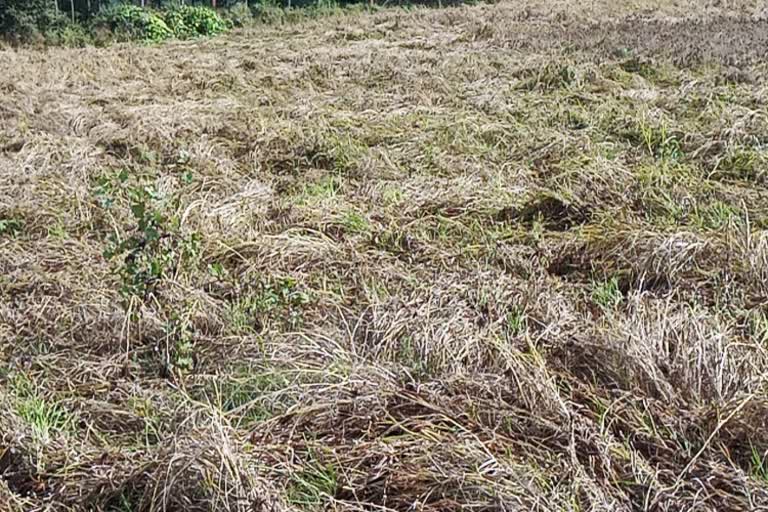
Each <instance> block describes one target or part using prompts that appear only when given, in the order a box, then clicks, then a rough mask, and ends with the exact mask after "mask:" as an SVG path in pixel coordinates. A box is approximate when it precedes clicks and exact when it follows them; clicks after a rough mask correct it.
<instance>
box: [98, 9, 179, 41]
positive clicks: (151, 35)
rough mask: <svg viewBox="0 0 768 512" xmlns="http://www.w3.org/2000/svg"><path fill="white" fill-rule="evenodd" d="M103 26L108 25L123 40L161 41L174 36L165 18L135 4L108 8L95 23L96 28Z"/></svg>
mask: <svg viewBox="0 0 768 512" xmlns="http://www.w3.org/2000/svg"><path fill="white" fill-rule="evenodd" d="M103 26H107V27H108V28H109V29H110V30H111V31H112V32H113V33H114V34H115V36H116V37H117V38H118V39H121V40H141V41H151V42H160V41H164V40H166V39H170V38H171V37H173V36H174V32H173V31H172V30H171V29H170V28H168V25H167V24H166V23H165V21H164V20H163V18H161V17H160V16H158V15H157V14H156V13H155V12H153V11H150V10H148V9H142V8H141V7H137V6H135V5H120V6H118V7H114V8H112V9H108V10H107V11H105V12H104V13H103V14H101V15H99V17H98V18H97V19H96V21H95V23H94V27H95V28H96V29H98V28H99V27H103Z"/></svg>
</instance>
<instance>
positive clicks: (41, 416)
mask: <svg viewBox="0 0 768 512" xmlns="http://www.w3.org/2000/svg"><path fill="white" fill-rule="evenodd" d="M10 384H11V386H10V387H11V388H12V389H13V391H14V392H15V395H16V398H17V400H16V403H15V409H16V414H18V415H19V417H20V418H21V419H22V420H23V421H24V422H25V423H27V424H28V425H29V426H30V428H31V429H32V434H33V436H34V438H35V439H36V440H37V441H38V442H40V443H42V444H46V443H48V442H49V441H50V440H51V438H52V437H53V436H54V435H55V434H56V433H58V432H63V431H66V430H68V429H70V428H71V427H72V425H73V418H72V416H71V415H70V414H69V413H68V412H67V410H66V409H64V408H63V407H62V406H61V405H59V404H58V403H55V402H51V401H49V400H47V399H45V398H43V397H42V396H41V395H40V394H39V392H38V390H37V388H36V387H35V386H34V385H33V384H32V382H30V381H29V380H28V379H27V378H26V377H23V376H17V377H16V378H14V379H12V381H11V383H10Z"/></svg>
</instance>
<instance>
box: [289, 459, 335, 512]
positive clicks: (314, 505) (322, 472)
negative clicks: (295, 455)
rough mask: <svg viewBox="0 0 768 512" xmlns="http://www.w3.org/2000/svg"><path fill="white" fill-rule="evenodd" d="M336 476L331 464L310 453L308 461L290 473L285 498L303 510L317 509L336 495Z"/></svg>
mask: <svg viewBox="0 0 768 512" xmlns="http://www.w3.org/2000/svg"><path fill="white" fill-rule="evenodd" d="M338 486H339V483H338V476H337V472H336V468H335V467H334V466H333V465H332V464H322V463H321V462H320V461H318V460H315V458H314V457H313V456H312V454H310V461H309V462H308V463H307V464H306V465H305V466H304V467H303V468H302V469H301V471H299V472H297V473H295V474H294V475H292V478H291V484H290V486H289V488H288V492H287V499H288V502H289V503H291V504H292V505H296V506H299V507H301V508H303V509H305V510H317V509H318V508H319V507H321V506H322V505H323V503H325V502H326V501H328V499H329V498H332V497H334V496H335V495H336V492H337V490H338Z"/></svg>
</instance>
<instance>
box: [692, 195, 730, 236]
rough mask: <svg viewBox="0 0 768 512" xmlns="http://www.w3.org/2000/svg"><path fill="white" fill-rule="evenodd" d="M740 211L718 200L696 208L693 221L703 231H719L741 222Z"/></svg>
mask: <svg viewBox="0 0 768 512" xmlns="http://www.w3.org/2000/svg"><path fill="white" fill-rule="evenodd" d="M740 220H741V219H740V217H739V214H738V211H737V210H736V209H735V208H733V207H732V206H731V205H729V204H727V203H724V202H722V201H719V200H716V201H713V202H712V203H710V204H708V205H705V206H703V207H701V208H696V210H695V211H694V213H693V221H694V223H695V224H696V225H698V226H699V227H701V228H703V229H711V230H719V229H723V228H725V227H727V226H729V225H730V224H732V223H736V224H738V223H739V222H740Z"/></svg>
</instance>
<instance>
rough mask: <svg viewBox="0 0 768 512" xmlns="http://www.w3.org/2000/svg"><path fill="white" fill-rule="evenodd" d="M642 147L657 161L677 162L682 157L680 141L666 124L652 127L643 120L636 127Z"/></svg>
mask: <svg viewBox="0 0 768 512" xmlns="http://www.w3.org/2000/svg"><path fill="white" fill-rule="evenodd" d="M637 129H638V132H639V135H640V141H641V143H642V145H643V147H644V148H645V149H646V150H648V153H650V154H651V155H652V156H654V157H656V158H659V159H666V160H679V159H680V158H682V156H683V152H682V148H681V145H680V140H679V139H678V137H677V135H675V134H673V133H671V132H670V130H669V128H668V127H667V125H666V124H664V123H662V124H660V125H653V124H651V123H649V122H648V121H647V120H646V119H645V118H642V119H641V120H640V121H639V122H638V126H637Z"/></svg>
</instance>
